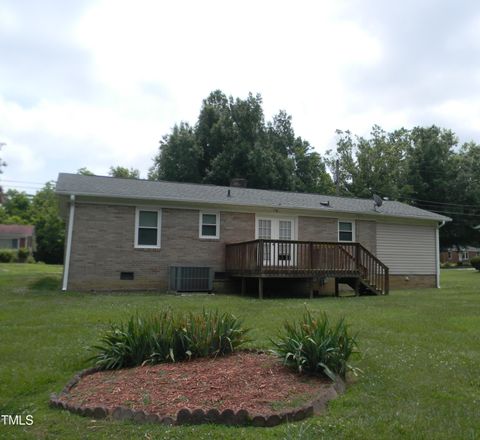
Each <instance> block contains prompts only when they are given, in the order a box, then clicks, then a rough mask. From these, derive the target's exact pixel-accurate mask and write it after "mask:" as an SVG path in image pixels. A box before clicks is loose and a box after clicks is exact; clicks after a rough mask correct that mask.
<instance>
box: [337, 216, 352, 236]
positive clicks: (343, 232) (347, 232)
mask: <svg viewBox="0 0 480 440" xmlns="http://www.w3.org/2000/svg"><path fill="white" fill-rule="evenodd" d="M354 239H355V231H354V226H353V222H349V221H340V220H339V221H338V241H353V240H354Z"/></svg>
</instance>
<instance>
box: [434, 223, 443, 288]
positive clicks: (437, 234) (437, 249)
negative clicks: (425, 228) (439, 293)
mask: <svg viewBox="0 0 480 440" xmlns="http://www.w3.org/2000/svg"><path fill="white" fill-rule="evenodd" d="M444 224H445V220H444V221H443V222H441V223H439V224H438V226H437V229H436V232H435V238H436V240H435V247H436V260H437V261H436V263H437V265H436V266H437V282H436V284H437V285H436V287H437V289H440V233H439V231H440V228H441V227H442V226H443V225H444Z"/></svg>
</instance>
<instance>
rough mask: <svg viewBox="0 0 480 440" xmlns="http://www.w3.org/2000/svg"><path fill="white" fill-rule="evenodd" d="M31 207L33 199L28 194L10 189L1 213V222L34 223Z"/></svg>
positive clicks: (6, 194)
mask: <svg viewBox="0 0 480 440" xmlns="http://www.w3.org/2000/svg"><path fill="white" fill-rule="evenodd" d="M30 205H31V198H30V197H29V196H28V195H27V193H25V192H22V191H17V190H16V189H9V190H8V191H7V192H6V193H5V201H4V203H3V205H2V207H1V208H2V209H1V211H0V220H1V221H2V222H3V223H8V224H23V225H27V224H30V223H32V216H31V210H30Z"/></svg>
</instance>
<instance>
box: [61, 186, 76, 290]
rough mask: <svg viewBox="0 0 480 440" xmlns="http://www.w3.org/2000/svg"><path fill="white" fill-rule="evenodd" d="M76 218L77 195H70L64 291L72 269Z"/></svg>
mask: <svg viewBox="0 0 480 440" xmlns="http://www.w3.org/2000/svg"><path fill="white" fill-rule="evenodd" d="M74 217H75V195H74V194H70V214H69V216H68V231H67V248H66V251H65V264H64V266H63V283H62V290H63V291H66V290H67V287H68V272H69V269H70V254H71V252H72V235H73V218H74Z"/></svg>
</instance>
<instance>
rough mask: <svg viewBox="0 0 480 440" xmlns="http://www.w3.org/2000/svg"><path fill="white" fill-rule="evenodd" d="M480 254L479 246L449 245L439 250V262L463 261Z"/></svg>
mask: <svg viewBox="0 0 480 440" xmlns="http://www.w3.org/2000/svg"><path fill="white" fill-rule="evenodd" d="M479 255H480V247H475V246H455V245H454V246H450V247H448V248H445V249H442V251H441V252H440V262H441V263H463V262H468V261H470V259H472V258H473V257H477V256H479Z"/></svg>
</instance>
